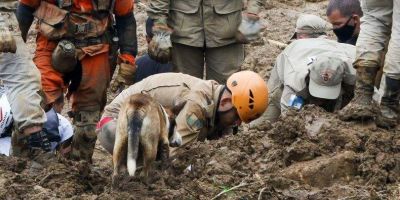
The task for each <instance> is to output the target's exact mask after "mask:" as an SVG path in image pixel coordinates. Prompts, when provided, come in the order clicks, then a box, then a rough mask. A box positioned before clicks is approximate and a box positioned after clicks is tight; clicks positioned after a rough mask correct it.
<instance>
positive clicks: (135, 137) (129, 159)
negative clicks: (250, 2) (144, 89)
mask: <svg viewBox="0 0 400 200" xmlns="http://www.w3.org/2000/svg"><path fill="white" fill-rule="evenodd" d="M182 107H183V105H180V106H176V107H175V108H173V109H170V110H169V109H165V108H164V107H163V106H161V104H159V103H158V102H157V101H155V100H154V99H153V98H152V97H150V96H149V95H147V94H142V93H141V94H134V95H131V96H130V97H129V99H127V101H126V102H125V103H124V104H123V105H122V107H121V110H120V112H119V115H118V121H117V130H116V133H115V143H114V150H113V165H114V172H113V177H112V182H113V185H115V184H117V180H116V179H118V178H117V177H118V176H119V175H120V174H121V172H122V171H123V170H125V169H126V168H127V170H128V174H129V175H130V176H134V174H135V171H136V169H137V165H138V160H141V161H143V170H142V173H141V176H142V177H143V178H144V180H145V181H146V182H147V178H148V174H149V170H150V168H151V166H152V163H153V162H154V161H155V160H156V157H157V153H158V154H159V157H160V159H161V161H165V160H166V159H167V158H168V157H169V146H171V147H178V146H180V145H181V144H182V137H181V136H180V135H179V133H177V132H176V131H174V126H171V124H174V122H173V120H174V117H175V115H177V113H178V112H179V110H180V109H181V108H182ZM171 122H172V123H171ZM140 153H142V154H140ZM139 162H140V161H139Z"/></svg>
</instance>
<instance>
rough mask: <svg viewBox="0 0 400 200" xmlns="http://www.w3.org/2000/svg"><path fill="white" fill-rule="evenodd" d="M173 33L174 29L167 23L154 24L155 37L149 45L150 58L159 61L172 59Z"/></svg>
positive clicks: (165, 61) (163, 61) (164, 61)
mask: <svg viewBox="0 0 400 200" xmlns="http://www.w3.org/2000/svg"><path fill="white" fill-rule="evenodd" d="M171 34H172V30H171V29H170V28H169V27H168V26H167V25H161V24H159V25H157V24H156V25H154V26H153V38H152V39H151V41H150V44H149V47H148V54H149V56H150V58H152V59H153V60H155V61H157V62H159V63H168V62H169V61H171V48H172V43H171Z"/></svg>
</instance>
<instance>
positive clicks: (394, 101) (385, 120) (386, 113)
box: [375, 77, 400, 128]
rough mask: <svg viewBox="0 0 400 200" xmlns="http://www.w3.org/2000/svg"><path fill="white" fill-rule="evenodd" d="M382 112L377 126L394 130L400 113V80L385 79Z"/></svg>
mask: <svg viewBox="0 0 400 200" xmlns="http://www.w3.org/2000/svg"><path fill="white" fill-rule="evenodd" d="M385 81H386V85H385V88H384V92H383V96H382V100H381V105H380V111H379V114H378V116H377V118H376V121H375V123H376V125H377V126H379V127H381V128H393V127H395V126H396V125H397V117H398V112H399V95H400V80H396V79H392V78H389V77H386V78H385Z"/></svg>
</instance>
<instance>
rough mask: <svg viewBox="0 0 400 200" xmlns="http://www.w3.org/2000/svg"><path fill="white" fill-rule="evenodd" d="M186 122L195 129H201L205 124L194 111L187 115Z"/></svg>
mask: <svg viewBox="0 0 400 200" xmlns="http://www.w3.org/2000/svg"><path fill="white" fill-rule="evenodd" d="M186 123H187V125H188V126H189V128H190V129H192V130H194V131H199V130H200V129H201V128H203V126H204V125H203V122H202V121H201V120H200V119H199V118H198V117H197V116H196V115H195V114H194V113H191V114H188V115H186Z"/></svg>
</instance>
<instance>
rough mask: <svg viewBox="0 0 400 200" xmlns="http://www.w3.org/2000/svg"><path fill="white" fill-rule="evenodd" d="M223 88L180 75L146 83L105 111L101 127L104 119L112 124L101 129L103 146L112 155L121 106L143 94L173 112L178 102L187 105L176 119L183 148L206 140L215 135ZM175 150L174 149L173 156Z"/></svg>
mask: <svg viewBox="0 0 400 200" xmlns="http://www.w3.org/2000/svg"><path fill="white" fill-rule="evenodd" d="M223 88H224V86H223V85H219V84H218V83H217V82H215V81H213V80H209V81H205V80H200V79H198V78H195V77H192V76H189V75H186V74H181V73H163V74H157V75H153V76H150V77H148V78H146V79H143V81H141V82H139V83H136V84H134V85H132V86H130V87H129V88H127V89H125V90H124V91H123V92H121V93H120V94H119V95H118V96H117V97H116V98H115V99H114V100H113V101H112V102H111V103H110V104H109V105H107V106H106V107H105V109H104V113H103V116H102V120H101V121H100V124H102V121H103V120H104V119H110V120H111V121H109V122H108V123H106V124H105V125H104V124H103V125H104V126H103V125H101V126H99V127H98V128H99V129H100V130H99V131H100V133H99V140H100V143H101V144H102V145H103V147H105V148H106V149H107V150H108V151H109V152H112V149H113V148H112V147H113V145H114V142H113V141H114V134H115V127H116V126H115V124H116V119H117V118H118V113H119V111H120V108H121V105H122V103H123V102H124V100H126V99H127V98H128V97H129V96H130V95H132V94H136V93H140V92H145V93H147V94H149V95H150V96H152V97H153V98H155V99H156V100H157V101H158V102H159V103H161V104H162V105H163V106H165V107H170V108H171V107H173V106H174V105H175V104H176V103H177V102H181V101H186V102H187V103H186V104H185V106H184V107H183V109H182V110H181V112H180V113H179V115H178V116H177V117H176V125H177V127H176V131H177V132H179V134H180V135H181V136H182V146H183V147H185V146H186V145H188V144H190V143H192V142H194V141H196V140H200V141H202V140H205V139H206V137H207V135H206V134H207V133H208V134H210V133H213V132H215V128H216V127H215V124H214V123H215V115H216V111H217V108H218V106H217V105H218V98H219V96H220V94H221V92H222V91H223ZM203 133H204V134H203ZM175 150H176V149H175V148H173V149H172V150H171V153H173V152H175Z"/></svg>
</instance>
